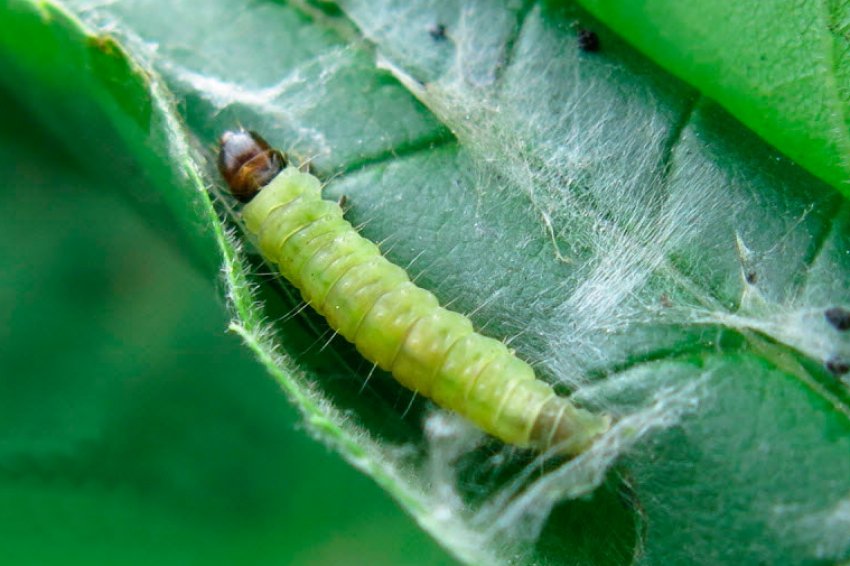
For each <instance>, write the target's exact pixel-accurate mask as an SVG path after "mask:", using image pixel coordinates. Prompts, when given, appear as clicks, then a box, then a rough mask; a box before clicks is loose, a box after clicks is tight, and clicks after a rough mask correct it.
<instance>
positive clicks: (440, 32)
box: [428, 24, 446, 41]
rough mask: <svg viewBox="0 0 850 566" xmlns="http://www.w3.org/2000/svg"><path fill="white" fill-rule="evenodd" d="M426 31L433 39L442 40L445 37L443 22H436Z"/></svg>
mask: <svg viewBox="0 0 850 566" xmlns="http://www.w3.org/2000/svg"><path fill="white" fill-rule="evenodd" d="M428 33H429V34H430V35H431V39H433V40H434V41H444V40H445V39H446V26H445V24H437V25H435V26H433V27H432V28H431V29H429V30H428Z"/></svg>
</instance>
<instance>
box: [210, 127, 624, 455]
mask: <svg viewBox="0 0 850 566" xmlns="http://www.w3.org/2000/svg"><path fill="white" fill-rule="evenodd" d="M218 164H219V170H220V171H221V173H222V175H223V176H224V178H225V180H226V181H227V183H228V185H229V186H230V189H231V192H232V193H233V195H234V196H235V197H236V198H237V199H239V200H240V201H242V202H244V203H246V204H245V206H244V208H243V209H242V218H243V220H244V223H245V227H246V229H247V231H248V232H249V234H250V235H251V236H252V237H253V238H254V240H255V241H256V243H257V246H258V247H259V249H260V252H261V253H262V255H263V256H264V257H265V258H266V259H267V260H268V261H270V262H271V263H273V264H276V265H277V266H278V268H279V270H280V273H281V274H282V275H283V276H284V277H285V278H286V279H287V280H288V281H289V282H290V283H292V284H293V285H294V286H295V287H297V288H298V290H299V291H300V292H301V296H302V297H303V299H304V301H305V302H306V303H307V304H309V305H310V306H311V307H312V308H313V309H314V310H316V311H317V312H318V313H319V314H321V315H322V316H323V317H324V318H325V319H326V320H327V321H328V324H329V325H330V326H331V328H332V329H333V330H334V332H336V333H338V334H340V335H342V336H343V337H344V338H345V339H346V340H348V341H349V342H351V343H353V344H354V345H355V347H356V348H357V350H358V351H359V352H360V354H361V355H363V357H364V358H366V359H367V360H369V361H370V362H372V363H374V364H375V365H377V366H378V367H380V368H382V369H384V370H386V371H388V372H390V373H391V374H392V375H393V377H394V378H395V379H396V380H397V381H398V382H399V383H401V384H402V385H404V386H405V387H407V388H408V389H410V390H412V391H414V392H416V393H418V394H421V395H423V396H425V397H427V398H429V399H431V400H432V401H434V402H435V403H436V404H437V405H440V406H441V407H444V408H446V409H449V410H451V411H454V412H456V413H458V414H460V415H462V416H464V417H465V418H467V419H468V420H470V421H472V422H473V423H475V424H476V425H477V426H478V427H480V428H481V429H482V430H484V431H485V432H487V433H488V434H490V435H492V436H495V437H497V438H499V439H501V440H502V441H504V442H507V443H509V444H513V445H515V446H519V447H527V448H534V449H537V450H547V451H548V450H552V451H556V452H558V453H561V454H567V455H575V454H578V453H580V452H582V451H584V450H585V449H587V448H588V447H589V446H590V445H591V444H592V443H593V441H594V440H595V439H596V438H597V437H598V436H599V435H601V434H602V433H603V432H605V431H606V430H608V428H609V426H610V418H609V417H608V416H607V415H599V414H595V413H592V412H590V411H587V410H585V409H581V408H578V407H576V406H575V405H573V404H572V402H571V401H569V400H568V399H566V398H564V397H560V396H558V395H557V394H556V393H555V392H554V390H553V389H552V387H551V386H550V385H549V384H548V383H546V382H544V381H542V380H540V379H537V378H536V376H535V374H534V370H533V369H532V368H531V366H530V365H529V364H528V363H526V362H524V361H523V360H520V359H519V358H518V357H517V356H516V355H514V354H513V353H512V352H511V351H510V350H509V349H508V347H507V346H506V345H505V344H504V343H502V342H500V341H499V340H496V339H494V338H490V337H486V336H483V335H482V334H479V333H478V332H476V331H475V330H474V329H473V327H472V322H471V321H470V319H469V318H468V317H466V316H463V315H461V314H459V313H456V312H453V311H450V310H448V309H446V308H444V307H442V306H440V304H439V302H438V300H437V298H436V297H435V296H434V295H433V294H432V293H430V292H429V291H426V290H425V289H422V288H420V287H417V286H416V285H415V284H414V283H413V282H412V281H411V280H410V277H409V276H408V274H407V272H406V271H405V270H404V269H402V268H401V267H399V266H397V265H395V264H393V263H391V262H390V261H389V260H387V259H386V258H385V257H384V256H383V254H382V253H381V251H380V250H379V248H378V246H377V245H376V244H375V243H373V242H371V241H370V240H367V239H366V238H364V237H362V236H361V235H360V234H359V233H358V232H357V230H355V229H354V228H353V227H352V226H351V224H349V223H348V222H347V221H346V220H345V218H343V210H342V208H341V207H340V205H339V204H338V203H336V202H330V201H327V200H323V199H322V196H321V183H320V182H319V180H318V179H317V178H316V177H314V176H313V175H311V174H309V173H305V172H302V171H300V170H299V169H298V168H297V167H293V166H287V161H286V158H285V156H284V155H283V154H282V153H280V152H279V151H277V150H275V149H272V148H271V147H270V146H269V144H268V143H266V141H265V140H263V138H261V137H260V136H259V135H257V134H255V133H253V132H249V131H245V130H237V131H231V132H226V133H225V134H223V135H222V136H221V139H220V149H219V159H218Z"/></svg>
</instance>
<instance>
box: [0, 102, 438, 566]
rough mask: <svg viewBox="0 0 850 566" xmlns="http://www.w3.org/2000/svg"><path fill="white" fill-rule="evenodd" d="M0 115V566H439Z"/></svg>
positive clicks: (151, 234) (247, 358)
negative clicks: (411, 561) (356, 564)
mask: <svg viewBox="0 0 850 566" xmlns="http://www.w3.org/2000/svg"><path fill="white" fill-rule="evenodd" d="M0 107H2V108H3V109H4V119H3V120H2V121H0V179H2V184H0V186H2V190H0V207H2V209H3V210H4V211H7V212H8V214H7V215H6V217H5V218H4V220H3V222H2V223H0V255H2V257H3V262H2V264H0V320H2V326H0V338H1V339H2V343H3V347H2V348H0V563H2V564H24V565H26V564H91V563H95V564H101V563H102V564H154V563H155V564H187V563H198V562H203V563H207V564H209V563H213V564H220V563H230V564H234V563H238V564H246V563H247V564H269V563H285V564H328V565H332V564H340V563H343V562H347V561H348V560H350V557H351V556H357V557H358V558H359V559H361V560H363V561H364V562H367V563H372V564H381V563H388V564H398V563H402V562H404V560H406V559H407V557H408V556H410V554H411V552H415V554H416V556H417V557H418V562H419V563H421V564H444V563H445V562H446V560H447V558H446V555H445V553H444V552H442V551H441V549H439V548H438V547H437V545H436V544H434V543H433V541H431V540H429V538H428V537H427V536H426V535H425V533H423V532H422V531H421V530H420V529H418V528H417V527H416V525H414V524H413V523H411V522H410V521H409V519H408V517H407V516H406V515H405V514H404V513H403V512H401V510H399V509H398V508H397V506H396V505H395V503H394V502H393V501H392V500H391V499H390V498H389V497H387V496H386V494H385V493H383V492H382V491H381V490H380V489H379V488H378V487H377V486H375V485H374V483H373V482H372V481H371V480H369V479H368V478H367V477H365V476H363V475H362V474H360V473H359V472H357V471H356V470H354V469H352V468H351V467H350V466H348V465H347V464H345V463H344V462H343V461H342V460H340V459H339V458H337V457H336V455H335V454H332V453H329V452H328V451H327V450H326V449H325V448H324V447H323V446H321V445H319V444H317V443H315V442H313V441H312V440H311V439H309V438H308V437H306V436H305V435H304V434H303V433H302V431H300V430H297V427H296V426H295V424H296V423H297V418H298V415H297V412H296V411H295V410H294V409H293V407H292V406H291V405H290V404H289V403H287V400H286V398H285V396H284V395H283V393H282V392H281V391H280V388H279V387H277V386H276V384H275V383H274V382H272V380H270V379H268V375H267V374H266V372H265V371H264V370H263V369H262V368H261V367H260V366H259V365H258V364H256V362H255V360H254V359H253V357H252V356H251V355H250V353H249V352H248V351H246V350H245V348H244V347H242V345H241V343H240V341H239V339H238V338H237V337H235V336H229V335H226V334H225V333H224V332H223V329H224V328H225V326H226V324H227V319H228V317H227V312H226V311H225V309H224V305H223V303H222V301H221V299H220V296H219V293H218V292H217V290H216V289H215V286H214V285H213V284H212V283H213V281H212V280H211V279H210V278H209V277H208V276H206V275H204V274H203V273H199V271H198V270H197V269H193V268H192V266H191V265H189V264H188V263H187V262H186V261H185V256H183V255H182V254H179V253H175V252H177V250H176V249H175V247H174V246H169V245H168V244H167V243H166V242H164V241H163V239H162V238H161V237H160V234H158V233H156V232H155V231H153V230H151V229H150V228H149V227H148V226H145V219H144V218H143V217H142V216H140V215H139V214H137V213H135V212H134V211H133V210H132V209H130V208H129V207H128V206H127V202H126V199H122V198H121V196H122V195H121V193H120V192H119V191H116V190H115V186H114V184H109V185H99V184H97V183H94V182H92V180H91V179H89V178H86V177H84V176H82V175H80V174H79V171H78V167H77V166H76V164H74V163H73V162H71V161H70V160H69V159H68V156H67V154H66V152H64V151H63V149H62V147H61V146H60V145H59V144H57V143H56V142H55V141H54V140H52V139H50V137H49V136H46V135H45V133H44V132H43V130H41V129H40V128H39V127H38V126H37V124H34V123H33V120H32V117H31V116H30V115H29V114H28V113H27V112H25V111H24V110H23V109H22V108H21V107H20V106H19V105H17V104H16V103H15V102H14V101H13V100H10V99H9V97H8V96H7V95H6V94H5V93H3V92H2V91H0ZM342 499H344V500H345V501H346V502H347V505H346V506H340V505H339V501H340V500H342Z"/></svg>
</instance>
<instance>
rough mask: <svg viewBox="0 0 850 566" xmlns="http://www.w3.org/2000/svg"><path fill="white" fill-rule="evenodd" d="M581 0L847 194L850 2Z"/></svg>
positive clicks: (849, 191) (849, 192) (849, 187)
mask: <svg viewBox="0 0 850 566" xmlns="http://www.w3.org/2000/svg"><path fill="white" fill-rule="evenodd" d="M580 3H581V4H582V5H583V6H584V7H585V8H587V9H588V10H589V11H590V12H592V13H593V14H594V15H595V16H597V17H598V18H599V19H600V20H602V21H603V22H605V23H606V24H607V25H608V26H610V27H611V28H612V29H613V30H615V31H617V32H618V33H620V34H622V35H623V36H624V37H625V38H626V39H628V40H629V42H631V43H632V44H633V45H635V46H636V47H637V48H638V49H640V50H641V51H642V52H644V53H646V54H647V56H649V57H651V58H652V59H653V60H655V61H656V62H657V63H658V64H660V65H661V66H663V67H664V68H665V69H668V70H669V71H670V72H672V73H674V74H675V75H677V76H679V77H681V78H682V79H683V80H685V81H687V82H689V83H690V84H692V85H694V86H695V87H696V88H698V89H699V90H700V91H701V92H703V93H704V94H706V95H707V96H710V97H711V98H713V99H714V100H716V101H717V102H719V103H720V104H721V105H723V107H724V108H726V109H727V110H728V111H729V112H730V113H731V114H732V115H734V116H735V117H736V118H738V119H739V120H741V122H743V123H744V124H746V125H747V126H749V127H750V128H752V129H753V131H755V132H756V133H758V134H759V135H760V136H762V137H763V138H764V139H765V140H767V141H768V142H770V143H772V144H774V145H775V146H776V147H777V148H779V150H780V151H782V152H783V153H785V155H787V156H789V157H790V158H791V159H793V160H795V161H797V162H798V163H799V164H800V165H802V166H803V167H805V168H807V169H808V170H809V171H811V172H812V173H814V174H815V175H816V176H818V177H820V178H821V179H823V180H824V181H826V182H827V183H831V184H832V185H833V186H834V187H835V188H836V189H838V190H839V191H841V192H843V193H844V195H845V196H850V3H848V2H846V1H844V0H831V1H826V2H790V1H788V0H767V1H765V0H745V1H743V2H741V1H739V0H734V1H732V0H729V1H724V0H721V1H716V0H715V1H712V2H700V3H688V2H676V1H675V0H653V1H650V2H631V1H629V0H580Z"/></svg>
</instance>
